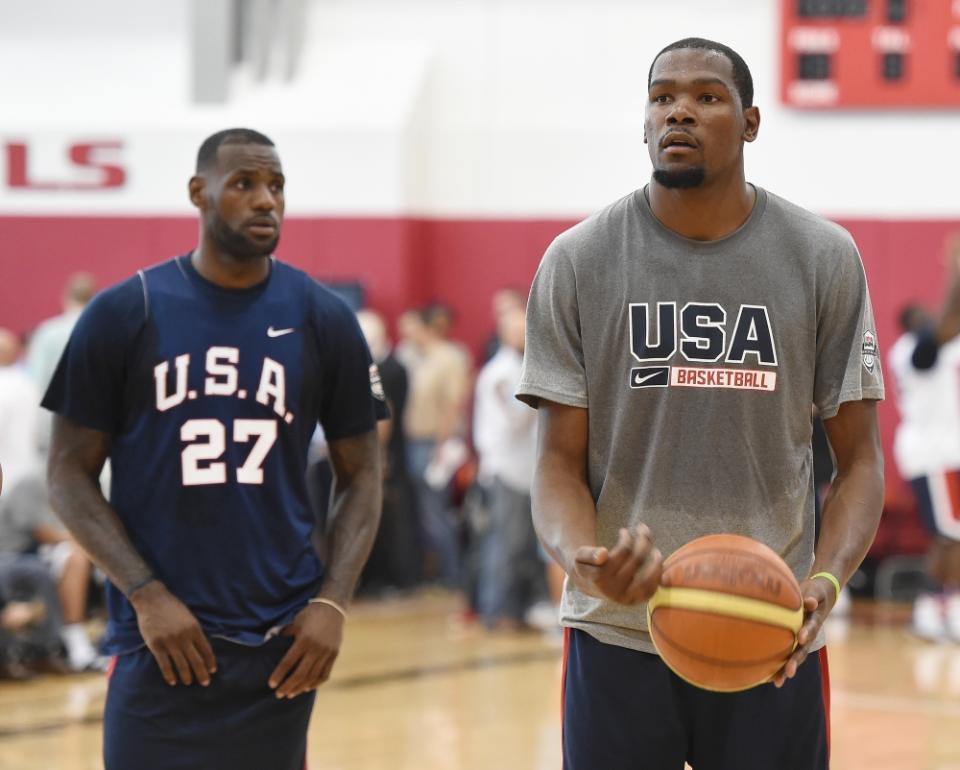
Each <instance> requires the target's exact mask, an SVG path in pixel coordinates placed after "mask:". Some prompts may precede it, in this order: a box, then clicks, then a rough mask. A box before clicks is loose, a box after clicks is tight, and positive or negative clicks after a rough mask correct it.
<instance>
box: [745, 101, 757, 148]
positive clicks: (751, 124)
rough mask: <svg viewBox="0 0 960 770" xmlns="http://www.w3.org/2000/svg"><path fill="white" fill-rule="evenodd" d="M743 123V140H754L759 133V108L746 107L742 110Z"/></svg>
mask: <svg viewBox="0 0 960 770" xmlns="http://www.w3.org/2000/svg"><path fill="white" fill-rule="evenodd" d="M743 123H744V126H743V141H745V142H752V141H754V140H755V139H756V138H757V134H759V133H760V108H759V107H747V108H746V109H745V110H744V111H743Z"/></svg>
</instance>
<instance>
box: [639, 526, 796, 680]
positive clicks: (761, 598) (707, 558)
mask: <svg viewBox="0 0 960 770" xmlns="http://www.w3.org/2000/svg"><path fill="white" fill-rule="evenodd" d="M802 622H803V599H802V597H801V595H800V585H799V584H798V583H797V580H796V578H795V577H794V576H793V572H791V570H790V568H789V567H788V566H787V565H786V563H785V562H784V561H783V559H781V558H780V557H779V556H778V555H777V554H776V553H775V552H774V551H773V550H772V549H771V548H768V547H767V546H765V545H764V544H763V543H758V542H757V541H756V540H751V539H750V538H749V537H742V536H740V535H708V536H706V537H701V538H698V539H696V540H693V541H691V542H689V543H687V544H686V545H684V546H683V547H682V548H680V549H679V550H677V551H676V552H674V553H673V554H671V555H670V557H669V558H668V559H667V560H666V561H665V562H664V564H663V578H662V580H661V584H660V588H658V589H657V592H656V593H655V594H654V595H653V596H652V597H651V599H650V602H649V603H648V605H647V623H648V626H649V628H650V636H651V637H652V638H653V643H654V644H655V645H656V648H657V652H659V653H660V657H662V658H663V661H664V662H665V663H666V664H667V665H668V666H669V667H670V668H671V669H672V670H673V671H674V672H675V673H676V674H677V676H679V677H680V678H682V679H684V680H686V681H687V682H690V683H691V684H694V685H696V686H697V687H702V688H703V689H705V690H715V691H718V692H733V691H736V690H746V689H748V688H750V687H753V686H755V685H758V684H761V683H763V682H766V681H767V680H768V679H769V678H770V677H771V676H772V675H773V674H774V673H776V672H777V671H778V670H779V669H780V667H781V666H782V665H783V664H784V662H785V661H786V660H787V658H788V657H789V656H790V654H791V653H792V652H793V650H794V648H795V647H796V640H797V632H798V631H799V630H800V625H801V623H802Z"/></svg>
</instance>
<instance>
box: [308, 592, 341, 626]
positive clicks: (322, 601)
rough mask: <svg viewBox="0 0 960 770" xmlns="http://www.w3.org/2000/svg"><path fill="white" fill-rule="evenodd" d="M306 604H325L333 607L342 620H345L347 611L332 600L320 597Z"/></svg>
mask: <svg viewBox="0 0 960 770" xmlns="http://www.w3.org/2000/svg"><path fill="white" fill-rule="evenodd" d="M307 604H326V605H327V606H328V607H333V608H334V609H335V610H336V611H337V612H339V613H340V614H341V615H343V619H344V620H346V619H347V611H346V610H345V609H344V608H343V607H341V606H340V605H339V604H337V603H336V602H335V601H334V600H333V599H325V598H324V597H322V596H317V597H314V598H313V599H310V600H309V601H308V602H307Z"/></svg>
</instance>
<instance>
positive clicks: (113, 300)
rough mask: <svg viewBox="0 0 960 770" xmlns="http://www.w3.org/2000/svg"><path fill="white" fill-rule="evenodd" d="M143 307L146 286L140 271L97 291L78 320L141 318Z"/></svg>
mask: <svg viewBox="0 0 960 770" xmlns="http://www.w3.org/2000/svg"><path fill="white" fill-rule="evenodd" d="M148 269H150V270H152V269H153V268H148ZM145 308H146V288H145V284H144V280H143V278H142V277H141V275H140V272H137V273H134V274H133V275H131V276H129V277H128V278H125V279H124V280H122V281H120V282H119V283H115V284H114V285H113V286H109V287H107V288H106V289H104V290H103V291H101V292H99V293H98V294H97V295H96V296H95V297H94V298H93V299H92V300H91V301H90V304H88V305H87V306H86V308H85V309H84V311H83V313H82V314H81V315H80V322H81V323H82V322H84V321H86V323H90V322H91V320H94V319H96V320H102V321H104V322H108V321H115V322H119V321H129V320H132V319H137V318H143V317H144V316H145Z"/></svg>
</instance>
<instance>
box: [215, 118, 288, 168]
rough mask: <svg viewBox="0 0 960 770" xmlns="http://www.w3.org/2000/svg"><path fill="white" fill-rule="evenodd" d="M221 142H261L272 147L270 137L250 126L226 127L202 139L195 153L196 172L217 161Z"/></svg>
mask: <svg viewBox="0 0 960 770" xmlns="http://www.w3.org/2000/svg"><path fill="white" fill-rule="evenodd" d="M222 144H261V145H264V146H266V147H274V146H275V145H274V143H273V142H272V141H271V139H270V137H268V136H265V135H264V134H261V133H260V132H259V131H254V130H253V129H252V128H226V129H224V130H223V131H217V133H215V134H211V135H210V136H208V137H207V138H206V139H204V140H203V144H201V145H200V151H199V152H198V153H197V173H200V172H201V171H206V170H207V169H208V168H211V167H212V166H213V165H214V164H215V163H216V162H217V150H219V149H220V145H222Z"/></svg>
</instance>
